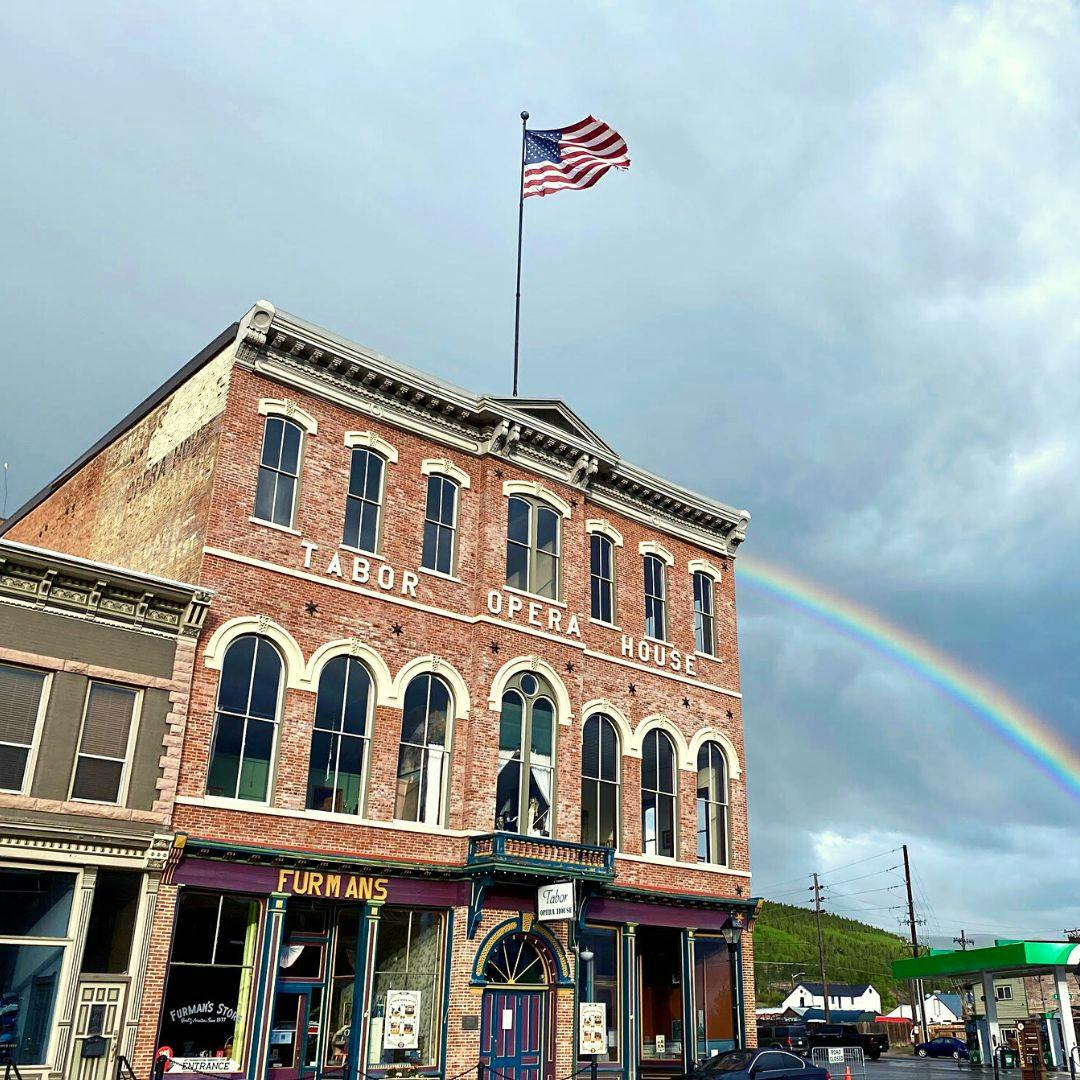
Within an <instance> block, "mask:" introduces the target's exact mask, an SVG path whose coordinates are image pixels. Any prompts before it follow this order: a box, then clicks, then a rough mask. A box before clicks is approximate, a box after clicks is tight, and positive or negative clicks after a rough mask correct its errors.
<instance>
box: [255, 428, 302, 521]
mask: <svg viewBox="0 0 1080 1080" xmlns="http://www.w3.org/2000/svg"><path fill="white" fill-rule="evenodd" d="M302 439H303V429H302V428H301V427H300V425H299V424H294V423H293V422H292V421H291V420H285V419H284V418H282V417H280V416H268V417H267V418H266V424H265V425H264V427H263V445H262V457H261V458H260V459H259V481H258V484H257V486H256V488H255V513H254V514H253V515H252V516H253V517H256V518H258V519H259V520H260V521H269V522H272V523H273V524H274V525H282V526H284V527H285V528H286V529H291V528H292V526H293V518H294V517H295V514H296V488H297V482H298V481H299V479H300V444H301V441H302Z"/></svg>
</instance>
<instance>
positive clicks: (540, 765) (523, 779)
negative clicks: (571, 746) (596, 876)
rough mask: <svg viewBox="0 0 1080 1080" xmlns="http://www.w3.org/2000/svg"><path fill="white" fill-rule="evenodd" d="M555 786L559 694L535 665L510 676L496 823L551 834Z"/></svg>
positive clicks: (503, 827)
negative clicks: (556, 702) (556, 699)
mask: <svg viewBox="0 0 1080 1080" xmlns="http://www.w3.org/2000/svg"><path fill="white" fill-rule="evenodd" d="M554 786H555V695H554V694H553V693H552V691H551V687H550V686H548V684H547V683H546V682H545V681H544V680H543V679H541V678H540V676H539V675H535V674H534V673H533V672H531V671H526V672H523V673H522V674H520V675H518V676H516V677H515V678H513V679H512V680H511V681H510V684H509V686H508V687H507V689H506V691H505V693H504V694H503V699H502V715H501V716H500V718H499V777H498V780H497V782H496V785H495V828H496V829H499V830H500V831H502V832H513V833H526V834H528V835H529V836H550V835H551V805H552V798H553V797H554Z"/></svg>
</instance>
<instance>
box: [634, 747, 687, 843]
mask: <svg viewBox="0 0 1080 1080" xmlns="http://www.w3.org/2000/svg"><path fill="white" fill-rule="evenodd" d="M677 780H678V778H677V776H676V772H675V747H674V746H673V745H672V743H671V737H670V736H669V735H668V734H667V733H666V732H664V731H661V730H660V729H659V728H653V729H652V730H651V731H649V732H648V733H647V734H646V735H645V744H644V745H643V746H642V748H641V849H642V851H643V852H644V853H645V854H646V855H667V856H669V857H671V858H674V856H675V795H676V790H677V789H676V786H675V785H676V783H677Z"/></svg>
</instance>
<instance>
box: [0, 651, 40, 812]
mask: <svg viewBox="0 0 1080 1080" xmlns="http://www.w3.org/2000/svg"><path fill="white" fill-rule="evenodd" d="M45 679H46V675H45V673H44V672H41V671H32V670H31V669H30V668H22V667H15V666H13V665H11V664H0V791H16V792H21V791H22V790H23V788H24V786H25V785H26V782H27V775H26V772H27V766H28V764H29V762H30V753H31V751H32V749H33V746H34V733H35V731H36V730H37V722H38V714H39V712H40V710H41V697H42V694H43V693H44V691H45Z"/></svg>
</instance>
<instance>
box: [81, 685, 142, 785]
mask: <svg viewBox="0 0 1080 1080" xmlns="http://www.w3.org/2000/svg"><path fill="white" fill-rule="evenodd" d="M95 683H100V684H101V685H102V686H115V687H117V688H119V689H121V690H130V691H131V692H132V693H133V694H134V695H135V703H134V704H133V705H132V708H131V723H130V724H129V725H128V741H127V747H126V748H125V750H124V761H123V764H122V765H121V767H120V784H119V786H118V788H117V792H116V798H115V799H114V800H113V801H112V802H109V801H107V800H105V799H77V798H75V796H74V795H73V794H72V792H73V791H74V790H75V774H76V773H77V772H78V771H79V758H81V757H87V758H92V759H93V760H94V761H116V758H111V757H104V756H102V755H101V754H84V753H83V752H82V750H81V749H80V747H81V746H82V739H83V731H84V729H85V728H86V713H87V711H88V710H89V708H90V692H91V690H93V688H94V684H95ZM144 695H145V691H144V690H143V689H141V688H140V687H138V686H127V685H126V684H124V683H119V682H111V681H109V680H108V679H88V680H87V683H86V697H85V698H84V699H83V707H82V719H81V720H80V721H79V737H78V738H77V739H76V740H75V763H74V764H73V765H72V767H71V780H70V781H69V782H68V802H77V803H89V804H90V805H92V806H126V805H127V798H128V785H129V783H130V781H131V772H132V769H131V764H132V762H131V759H132V756H133V755H134V752H135V741H136V737H137V734H138V731H139V723H140V721H141V720H142V710H143V697H144Z"/></svg>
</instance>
